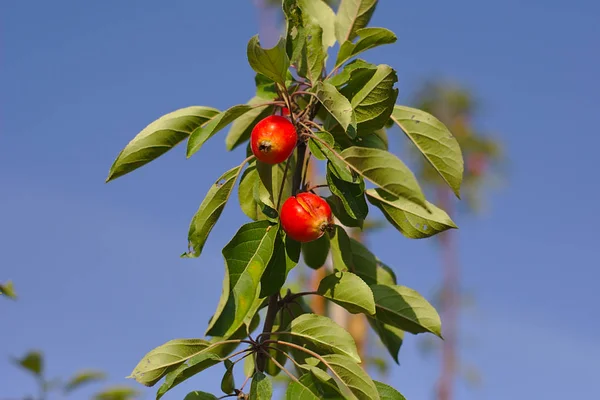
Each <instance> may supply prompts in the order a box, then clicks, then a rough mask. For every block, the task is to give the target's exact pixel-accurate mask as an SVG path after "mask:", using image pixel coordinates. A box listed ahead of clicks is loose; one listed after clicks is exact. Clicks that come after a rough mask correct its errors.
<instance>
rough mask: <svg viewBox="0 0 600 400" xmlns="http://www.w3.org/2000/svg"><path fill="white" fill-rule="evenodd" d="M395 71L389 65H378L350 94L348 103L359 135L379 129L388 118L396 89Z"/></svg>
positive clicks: (392, 106)
mask: <svg viewBox="0 0 600 400" xmlns="http://www.w3.org/2000/svg"><path fill="white" fill-rule="evenodd" d="M397 81H398V77H397V75H396V71H394V70H393V69H392V67H390V66H389V65H379V66H377V70H376V71H375V73H374V74H373V76H371V78H370V79H369V80H368V81H367V82H366V83H365V84H364V85H361V88H360V90H359V91H358V92H356V93H355V94H354V96H352V100H351V101H350V104H351V105H352V108H353V109H354V115H355V116H356V123H357V125H358V133H359V135H362V134H365V133H370V132H372V131H373V130H375V129H381V128H383V127H384V125H385V123H386V122H387V121H388V120H389V118H390V115H391V114H392V111H393V110H394V103H395V102H396V98H397V97H398V89H394V84H395V83H396V82H397Z"/></svg>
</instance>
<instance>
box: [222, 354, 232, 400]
mask: <svg viewBox="0 0 600 400" xmlns="http://www.w3.org/2000/svg"><path fill="white" fill-rule="evenodd" d="M223 364H224V365H225V374H223V378H222V379H221V390H222V391H223V393H225V394H231V393H233V391H234V390H235V381H234V379H233V362H232V361H231V360H225V361H224V363H223Z"/></svg>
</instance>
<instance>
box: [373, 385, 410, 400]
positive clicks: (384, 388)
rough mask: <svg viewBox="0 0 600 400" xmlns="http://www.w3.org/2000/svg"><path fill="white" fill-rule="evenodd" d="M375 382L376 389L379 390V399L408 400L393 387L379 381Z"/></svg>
mask: <svg viewBox="0 0 600 400" xmlns="http://www.w3.org/2000/svg"><path fill="white" fill-rule="evenodd" d="M373 382H374V383H375V387H376V388H377V392H378V393H379V398H380V399H381V400H406V398H405V397H404V396H402V395H401V394H400V392H399V391H397V390H396V389H394V388H393V387H391V386H389V385H386V384H385V383H381V382H377V381H373Z"/></svg>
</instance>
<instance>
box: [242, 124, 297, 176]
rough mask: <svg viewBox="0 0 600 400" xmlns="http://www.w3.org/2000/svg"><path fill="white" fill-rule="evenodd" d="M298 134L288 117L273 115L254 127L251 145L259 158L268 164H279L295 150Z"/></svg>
mask: <svg viewBox="0 0 600 400" xmlns="http://www.w3.org/2000/svg"><path fill="white" fill-rule="evenodd" d="M297 141H298V134H297V133H296V128H295V127H294V124H292V123H291V122H290V120H288V119H287V118H284V117H282V116H279V115H271V116H269V117H266V118H265V119H263V120H261V121H260V122H259V123H258V124H256V125H255V126H254V129H252V133H251V135H250V146H251V147H252V153H254V155H255V156H256V158H257V159H259V160H260V161H262V162H264V163H266V164H279V163H280V162H283V161H285V160H287V159H288V157H289V156H290V155H291V154H292V152H293V151H294V148H295V147H296V142H297Z"/></svg>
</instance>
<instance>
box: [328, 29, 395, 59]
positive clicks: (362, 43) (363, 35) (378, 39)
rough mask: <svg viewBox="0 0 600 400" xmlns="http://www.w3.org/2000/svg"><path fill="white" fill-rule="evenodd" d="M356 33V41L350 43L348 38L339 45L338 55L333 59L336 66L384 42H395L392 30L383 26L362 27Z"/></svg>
mask: <svg viewBox="0 0 600 400" xmlns="http://www.w3.org/2000/svg"><path fill="white" fill-rule="evenodd" d="M356 33H357V34H358V36H359V39H358V41H357V42H356V43H352V42H351V41H350V40H348V41H346V42H344V43H343V44H342V45H341V46H340V51H339V52H338V56H337V59H336V61H335V65H336V66H338V67H339V66H340V65H342V64H343V63H345V62H346V61H348V60H349V59H351V58H352V57H354V56H356V55H358V54H360V53H362V52H363V51H366V50H369V49H372V48H374V47H377V46H381V45H384V44H391V43H395V42H396V40H397V37H396V35H395V34H394V32H392V31H390V30H389V29H385V28H362V29H359V30H357V31H356Z"/></svg>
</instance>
